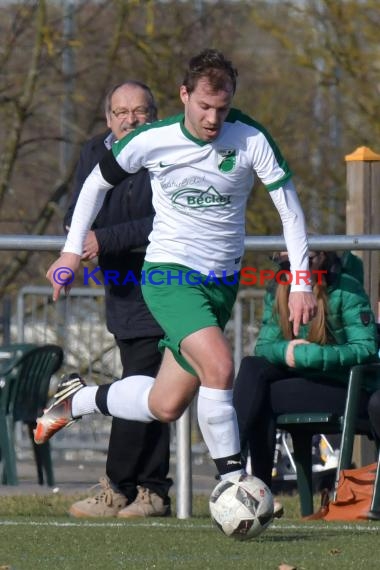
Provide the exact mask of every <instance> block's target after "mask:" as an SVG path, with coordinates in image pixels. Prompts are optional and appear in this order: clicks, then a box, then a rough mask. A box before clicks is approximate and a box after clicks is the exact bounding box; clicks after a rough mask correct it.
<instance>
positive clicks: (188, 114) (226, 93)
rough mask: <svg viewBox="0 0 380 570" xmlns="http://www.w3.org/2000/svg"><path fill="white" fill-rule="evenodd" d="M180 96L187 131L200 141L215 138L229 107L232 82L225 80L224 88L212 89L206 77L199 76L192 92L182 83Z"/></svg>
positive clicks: (231, 95)
mask: <svg viewBox="0 0 380 570" xmlns="http://www.w3.org/2000/svg"><path fill="white" fill-rule="evenodd" d="M180 97H181V101H182V103H183V104H184V106H185V127H186V129H187V130H188V131H189V133H190V134H191V135H193V136H194V137H196V138H197V139H200V140H202V141H213V140H214V139H216V137H217V136H218V135H219V133H220V130H221V128H222V125H223V123H224V120H225V118H226V117H227V115H228V111H229V110H230V107H231V102H232V97H233V88H232V84H230V83H228V82H227V83H226V86H225V89H223V90H220V91H214V90H213V89H212V87H211V85H210V83H209V81H208V79H206V78H201V79H200V80H199V81H198V83H197V85H196V87H195V89H194V91H193V92H192V93H188V92H187V89H186V87H185V86H184V85H182V86H181V88H180Z"/></svg>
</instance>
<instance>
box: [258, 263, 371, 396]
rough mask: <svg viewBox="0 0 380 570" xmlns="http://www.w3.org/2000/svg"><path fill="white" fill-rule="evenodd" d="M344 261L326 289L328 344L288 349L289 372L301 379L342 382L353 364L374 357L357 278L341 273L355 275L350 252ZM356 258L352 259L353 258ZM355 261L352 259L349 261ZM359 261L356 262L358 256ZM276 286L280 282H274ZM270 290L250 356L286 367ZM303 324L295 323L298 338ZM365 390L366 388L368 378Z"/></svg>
mask: <svg viewBox="0 0 380 570" xmlns="http://www.w3.org/2000/svg"><path fill="white" fill-rule="evenodd" d="M345 258H346V259H345V265H344V267H342V268H341V270H340V272H339V273H338V274H337V275H336V277H335V280H334V283H333V284H332V285H330V286H329V287H328V289H327V292H328V315H327V323H328V329H329V332H330V336H331V337H333V338H334V339H335V341H334V342H333V344H326V345H319V344H315V343H310V344H300V345H296V346H295V347H294V358H295V362H296V368H295V369H294V368H292V369H290V368H289V370H292V372H295V373H296V374H299V376H302V377H305V378H314V379H317V378H319V379H323V380H330V379H331V380H333V381H334V380H335V381H337V380H338V381H342V382H345V383H347V381H348V371H349V369H350V367H351V366H353V365H355V364H362V363H367V362H376V361H378V338H377V326H376V322H375V317H374V314H373V312H372V310H371V306H370V302H369V298H368V296H367V294H366V293H365V291H364V289H363V286H362V284H361V282H360V281H359V280H358V279H356V278H355V276H353V275H350V274H348V273H347V272H346V271H352V268H355V272H356V274H357V275H358V277H359V279H360V278H362V274H360V271H358V269H359V268H360V265H357V262H356V260H358V259H359V258H357V257H356V256H353V255H352V254H350V256H347V255H346V256H345ZM355 258H356V260H355ZM354 260H355V263H352V262H353V261H354ZM359 261H360V260H359ZM346 268H347V269H346ZM278 286H280V285H278ZM274 296H275V290H272V291H268V292H267V294H266V296H265V305H264V316H263V324H262V327H261V329H260V332H259V336H258V339H257V344H256V347H255V354H256V356H264V357H265V358H267V360H269V361H270V362H272V363H273V364H275V365H280V366H286V363H285V355H286V349H287V346H288V344H289V341H288V340H285V339H284V337H283V335H282V331H281V329H280V327H279V324H278V320H277V317H275V316H274V315H273V306H274V298H275V297H274ZM307 333H308V325H303V326H302V327H301V331H300V335H299V338H306V337H307ZM366 388H367V389H368V390H370V391H372V389H373V388H372V386H371V379H370V378H369V379H368V382H367V385H366Z"/></svg>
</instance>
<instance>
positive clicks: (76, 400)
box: [71, 386, 99, 418]
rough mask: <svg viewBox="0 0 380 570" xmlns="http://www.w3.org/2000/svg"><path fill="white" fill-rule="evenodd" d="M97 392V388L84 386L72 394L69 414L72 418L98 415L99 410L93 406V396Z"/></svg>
mask: <svg viewBox="0 0 380 570" xmlns="http://www.w3.org/2000/svg"><path fill="white" fill-rule="evenodd" d="M97 390H98V387H97V386H85V387H84V388H81V389H80V390H78V392H77V393H76V394H74V396H73V399H72V402H71V413H72V415H73V418H80V417H81V416H85V415H86V414H93V413H94V412H98V413H99V409H98V407H97V406H96V404H95V396H96V392H97Z"/></svg>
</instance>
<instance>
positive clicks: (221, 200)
mask: <svg viewBox="0 0 380 570" xmlns="http://www.w3.org/2000/svg"><path fill="white" fill-rule="evenodd" d="M230 203H231V196H229V195H228V196H222V194H219V192H218V191H217V190H215V188H214V187H213V186H210V187H209V188H207V190H198V189H197V188H183V189H182V190H179V191H178V192H175V193H174V194H173V196H172V204H173V206H175V207H176V208H181V209H182V208H184V209H189V208H190V209H194V208H221V207H222V208H224V207H225V206H227V204H230Z"/></svg>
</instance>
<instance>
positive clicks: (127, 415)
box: [107, 375, 157, 423]
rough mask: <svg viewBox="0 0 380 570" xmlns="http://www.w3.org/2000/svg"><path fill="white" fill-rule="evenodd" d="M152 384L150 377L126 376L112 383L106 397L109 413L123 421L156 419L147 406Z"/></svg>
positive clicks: (152, 379)
mask: <svg viewBox="0 0 380 570" xmlns="http://www.w3.org/2000/svg"><path fill="white" fill-rule="evenodd" d="M153 383H154V378H152V377H151V376H140V375H139V376H138V375H135V376H128V377H127V378H123V380H117V381H116V382H114V383H113V384H112V385H111V387H110V389H109V391H108V397H107V406H108V410H109V413H110V414H111V415H112V416H115V417H116V418H122V419H123V420H136V421H139V422H146V423H148V422H151V421H153V420H156V419H157V418H156V417H155V416H154V415H153V414H152V412H151V411H150V409H149V405H148V397H149V392H150V391H151V388H152V386H153Z"/></svg>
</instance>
